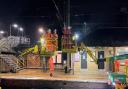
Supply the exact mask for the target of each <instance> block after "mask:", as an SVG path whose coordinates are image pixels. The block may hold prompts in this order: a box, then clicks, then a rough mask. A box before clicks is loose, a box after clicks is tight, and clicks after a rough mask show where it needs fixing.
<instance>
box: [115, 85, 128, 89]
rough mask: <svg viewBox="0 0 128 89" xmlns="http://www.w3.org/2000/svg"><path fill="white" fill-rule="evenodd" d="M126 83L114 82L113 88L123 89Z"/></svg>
mask: <svg viewBox="0 0 128 89" xmlns="http://www.w3.org/2000/svg"><path fill="white" fill-rule="evenodd" d="M125 87H126V84H116V86H115V89H124V88H125Z"/></svg>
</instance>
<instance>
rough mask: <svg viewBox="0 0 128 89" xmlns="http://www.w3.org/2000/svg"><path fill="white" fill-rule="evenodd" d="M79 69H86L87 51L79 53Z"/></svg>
mask: <svg viewBox="0 0 128 89" xmlns="http://www.w3.org/2000/svg"><path fill="white" fill-rule="evenodd" d="M81 69H87V53H86V52H84V53H83V54H81Z"/></svg>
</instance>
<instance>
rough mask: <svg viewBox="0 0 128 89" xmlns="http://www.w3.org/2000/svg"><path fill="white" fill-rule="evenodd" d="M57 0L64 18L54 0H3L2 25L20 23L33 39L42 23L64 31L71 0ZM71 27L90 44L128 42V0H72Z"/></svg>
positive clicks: (0, 19)
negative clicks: (68, 1) (65, 18)
mask: <svg viewBox="0 0 128 89" xmlns="http://www.w3.org/2000/svg"><path fill="white" fill-rule="evenodd" d="M55 2H56V4H57V6H58V8H59V11H60V14H61V16H62V18H60V17H59V16H58V12H57V10H56V8H55V5H54V3H53V2H52V0H0V29H1V30H6V31H9V25H10V24H13V23H18V24H19V25H21V26H22V27H23V28H24V29H25V34H26V35H29V36H30V37H31V39H32V43H36V42H37V39H38V34H37V29H38V28H39V27H41V26H43V27H45V28H46V29H48V28H51V29H52V30H54V29H57V31H58V33H59V35H61V34H62V29H63V22H64V16H65V14H66V12H65V6H66V2H67V0H55ZM84 23H86V24H84ZM71 27H72V31H73V32H77V33H79V34H80V36H81V39H80V41H84V42H85V43H86V44H87V45H102V46H103V45H119V46H120V45H128V42H127V39H128V29H127V27H128V1H127V0H71ZM122 27H123V28H122ZM13 32H15V29H13ZM106 34H107V35H106ZM110 39H111V40H110Z"/></svg>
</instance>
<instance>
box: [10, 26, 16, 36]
mask: <svg viewBox="0 0 128 89" xmlns="http://www.w3.org/2000/svg"><path fill="white" fill-rule="evenodd" d="M12 26H13V27H14V28H18V25H17V24H13V25H12V24H10V36H12Z"/></svg>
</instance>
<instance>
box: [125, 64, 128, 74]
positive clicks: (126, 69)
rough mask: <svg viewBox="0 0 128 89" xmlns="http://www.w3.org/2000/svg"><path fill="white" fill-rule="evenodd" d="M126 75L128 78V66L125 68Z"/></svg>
mask: <svg viewBox="0 0 128 89" xmlns="http://www.w3.org/2000/svg"><path fill="white" fill-rule="evenodd" d="M125 73H126V75H127V76H128V66H125Z"/></svg>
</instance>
